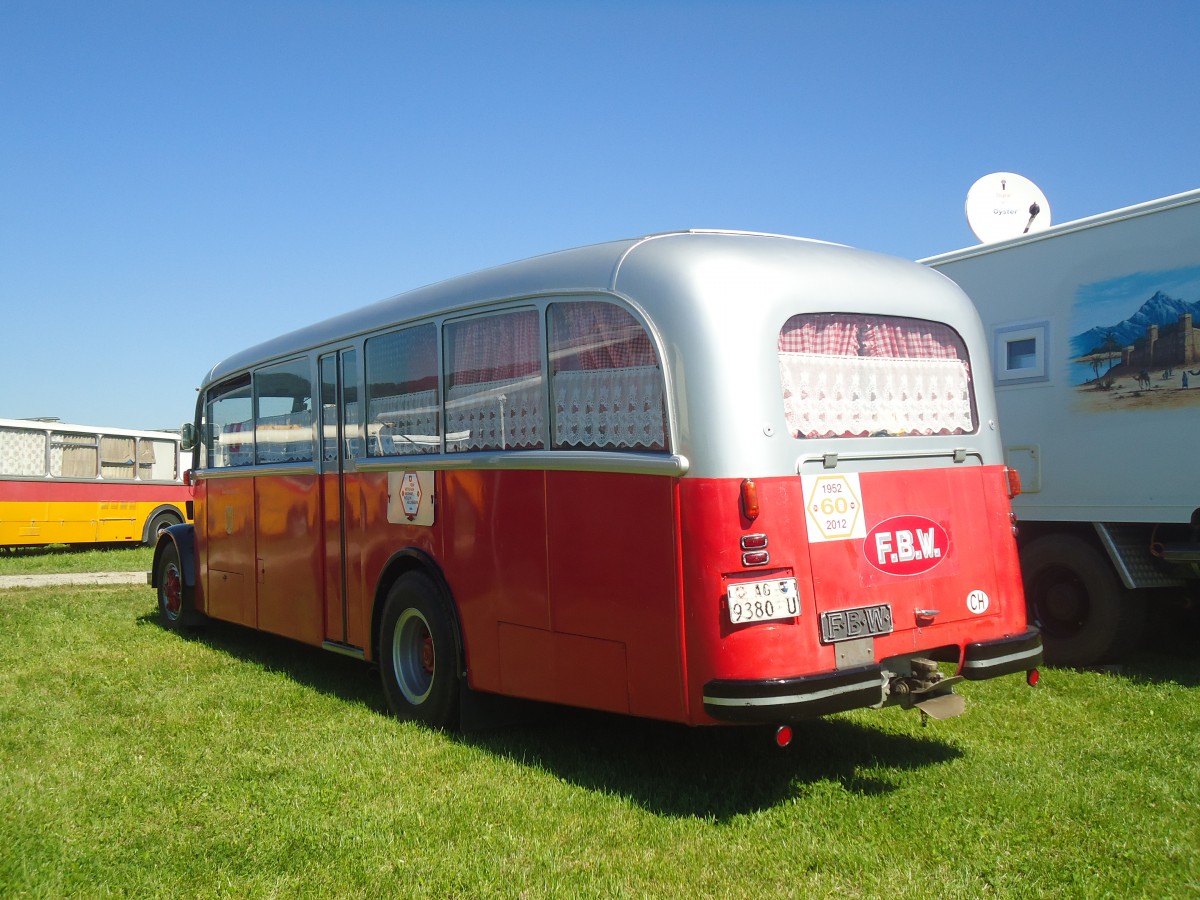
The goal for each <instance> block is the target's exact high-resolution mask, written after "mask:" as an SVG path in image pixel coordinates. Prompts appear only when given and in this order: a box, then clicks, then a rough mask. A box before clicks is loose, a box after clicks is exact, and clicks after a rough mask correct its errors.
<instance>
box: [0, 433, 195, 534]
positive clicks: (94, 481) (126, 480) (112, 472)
mask: <svg viewBox="0 0 1200 900" xmlns="http://www.w3.org/2000/svg"><path fill="white" fill-rule="evenodd" d="M179 445H180V438H179V435H177V434H172V433H170V432H165V431H135V430H132V429H128V428H98V427H93V426H90V425H66V424H64V423H62V422H58V421H55V420H50V421H46V420H29V419H0V547H5V548H14V547H31V546H39V545H45V544H109V543H130V542H140V543H144V544H149V545H153V544H154V543H155V542H156V541H157V540H158V535H159V532H161V531H164V530H165V529H167V528H168V527H169V526H171V525H178V524H181V523H183V522H185V521H189V519H188V515H187V509H188V507H187V502H188V500H189V498H190V491H189V489H188V488H186V487H185V486H184V483H183V473H182V471H181V466H180V462H181V455H180V446H179Z"/></svg>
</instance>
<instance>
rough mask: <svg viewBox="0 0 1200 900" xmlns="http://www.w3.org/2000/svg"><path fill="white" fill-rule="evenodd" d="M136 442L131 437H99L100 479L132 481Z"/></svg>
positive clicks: (134, 469) (134, 467)
mask: <svg viewBox="0 0 1200 900" xmlns="http://www.w3.org/2000/svg"><path fill="white" fill-rule="evenodd" d="M136 450H137V447H136V441H135V439H134V438H131V437H116V436H113V435H102V436H101V437H100V477H101V478H120V479H124V480H127V481H132V480H133V476H134V473H135V472H136V466H137V460H136V459H135V453H136Z"/></svg>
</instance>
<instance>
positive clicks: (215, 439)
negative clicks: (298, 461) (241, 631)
mask: <svg viewBox="0 0 1200 900" xmlns="http://www.w3.org/2000/svg"><path fill="white" fill-rule="evenodd" d="M205 421H206V422H207V430H206V437H205V441H206V444H207V447H206V455H207V468H208V469H210V470H212V471H211V474H210V477H208V478H206V479H205V480H204V481H203V489H202V490H200V491H199V492H198V493H197V500H198V503H197V507H196V531H197V532H198V533H199V534H200V540H201V542H202V543H201V546H202V548H203V550H202V552H201V554H200V559H201V577H202V579H203V583H204V596H205V612H207V613H208V615H210V616H213V617H214V618H217V619H225V620H227V621H230V622H238V623H240V624H242V625H249V626H251V627H254V626H255V625H257V624H258V617H257V610H256V606H255V593H254V578H255V574H254V573H255V545H254V534H255V524H254V476H253V469H252V468H251V465H252V464H253V462H254V409H253V398H252V396H251V391H250V376H249V375H243V376H239V377H237V378H235V379H232V380H230V381H228V382H226V383H224V384H221V385H218V386H217V387H215V388H210V389H209V391H208V397H207V400H206V407H205Z"/></svg>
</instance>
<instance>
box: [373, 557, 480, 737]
mask: <svg viewBox="0 0 1200 900" xmlns="http://www.w3.org/2000/svg"><path fill="white" fill-rule="evenodd" d="M454 635H455V630H454V622H453V619H452V618H451V616H450V611H449V610H448V609H447V605H446V601H445V600H444V599H443V597H442V593H441V592H440V591H439V590H438V588H437V586H436V585H435V584H434V583H433V581H432V580H431V579H430V578H429V576H427V575H425V574H424V573H423V572H409V573H407V574H405V575H402V576H400V578H399V580H397V582H396V583H395V584H394V585H392V589H391V590H390V591H389V592H388V596H387V600H386V601H385V602H384V606H383V620H382V622H381V624H380V635H379V670H380V674H381V676H382V678H383V692H384V695H385V696H386V697H387V702H388V707H389V708H390V709H391V710H392V712H393V713H394V714H395V715H396V716H398V717H399V718H401V719H413V720H416V721H418V722H424V723H425V724H426V725H430V726H432V727H434V728H455V727H457V726H458V692H459V672H460V671H461V670H460V667H459V661H458V647H457V643H456V641H455V637H454Z"/></svg>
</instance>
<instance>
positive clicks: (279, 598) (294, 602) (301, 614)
mask: <svg viewBox="0 0 1200 900" xmlns="http://www.w3.org/2000/svg"><path fill="white" fill-rule="evenodd" d="M254 481H255V513H254V520H255V542H256V545H257V554H256V556H257V601H258V607H257V615H258V627H259V628H261V629H262V630H264V631H270V632H272V633H274V634H281V635H283V636H285V637H290V638H295V639H296V640H300V641H304V642H305V643H309V644H319V643H321V641H322V640H323V639H324V636H325V635H324V627H323V625H324V616H323V611H324V596H323V588H324V575H323V569H324V565H323V563H324V556H325V554H324V551H323V543H324V534H323V531H322V529H321V527H320V516H319V515H318V513H319V504H320V485H319V483H318V481H317V476H316V475H310V474H305V475H289V476H282V475H274V476H269V477H265V478H255V479H254Z"/></svg>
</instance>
